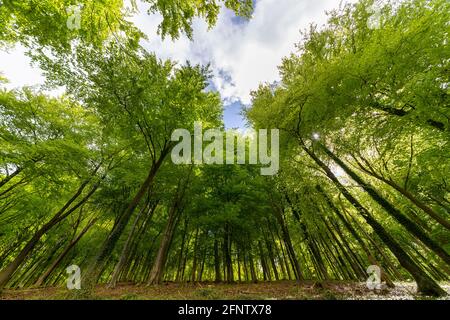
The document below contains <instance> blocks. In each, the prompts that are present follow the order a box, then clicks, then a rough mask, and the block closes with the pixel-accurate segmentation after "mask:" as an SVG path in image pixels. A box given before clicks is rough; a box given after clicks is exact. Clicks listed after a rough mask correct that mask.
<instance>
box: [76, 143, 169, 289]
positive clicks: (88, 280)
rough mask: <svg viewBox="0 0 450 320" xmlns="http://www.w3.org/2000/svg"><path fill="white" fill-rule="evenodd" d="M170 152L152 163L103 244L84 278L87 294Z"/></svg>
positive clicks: (164, 151)
mask: <svg viewBox="0 0 450 320" xmlns="http://www.w3.org/2000/svg"><path fill="white" fill-rule="evenodd" d="M169 151H170V148H166V149H165V150H163V151H162V153H161V155H160V157H159V159H158V160H157V161H156V162H153V163H152V165H151V168H150V171H149V173H148V175H147V178H146V179H145V181H144V183H143V184H142V185H141V187H140V188H139V191H138V192H137V193H136V195H135V196H134V198H133V200H132V201H131V202H130V204H129V205H128V207H127V208H126V209H125V211H124V212H123V213H122V214H121V215H120V217H119V218H118V221H117V223H116V225H115V226H114V227H113V229H112V230H111V232H110V233H109V235H108V237H107V238H106V240H105V241H104V242H103V244H102V247H101V249H100V250H99V252H98V253H97V255H96V256H95V257H94V259H93V261H92V262H91V264H90V266H89V268H88V271H87V272H86V275H85V276H84V277H83V280H82V281H83V290H84V291H85V292H88V293H89V292H90V291H91V290H92V289H93V287H94V286H95V285H96V284H97V282H98V279H99V278H100V276H101V273H102V270H103V269H104V266H105V264H106V261H107V260H108V259H109V257H110V256H111V253H112V251H113V250H114V248H115V246H116V243H117V241H118V240H119V238H120V236H121V235H122V233H123V231H124V229H125V227H126V226H127V224H128V222H129V220H130V218H131V216H132V215H133V212H134V210H135V209H136V207H137V206H138V205H139V203H140V202H141V200H142V198H143V197H144V195H145V194H146V192H147V191H148V189H149V188H150V186H151V185H152V183H153V180H154V178H155V176H156V174H157V172H158V170H159V168H160V167H161V165H162V163H163V162H164V159H165V158H166V156H167V154H168V153H169Z"/></svg>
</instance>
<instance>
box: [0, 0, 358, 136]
mask: <svg viewBox="0 0 450 320" xmlns="http://www.w3.org/2000/svg"><path fill="white" fill-rule="evenodd" d="M350 1H352V2H354V1H353V0H350ZM138 3H139V13H138V14H136V15H135V16H133V17H132V18H130V20H131V21H133V22H134V23H135V25H136V26H137V27H139V28H140V29H141V30H142V31H143V32H144V33H146V34H147V37H148V40H146V41H145V42H143V45H144V47H146V48H147V49H148V50H149V51H152V52H155V53H156V55H157V56H158V57H160V58H161V59H172V60H175V61H177V62H178V63H180V64H183V63H185V62H186V61H190V62H191V63H192V64H197V63H200V64H208V63H209V64H210V65H211V71H212V75H213V78H212V79H211V86H210V87H211V88H212V89H213V90H217V91H219V93H220V94H221V97H222V100H223V103H224V107H225V111H224V121H225V126H226V128H239V129H243V128H245V126H246V123H245V120H244V119H243V117H242V116H241V115H240V112H241V110H242V107H243V106H246V105H249V104H250V102H251V99H250V92H251V91H252V90H255V89H257V88H258V85H259V84H260V83H273V82H276V81H279V80H280V79H279V73H278V68H277V66H279V65H280V64H281V61H282V58H283V57H285V56H288V55H289V54H290V53H292V52H295V44H296V43H298V42H299V41H300V40H301V36H300V30H304V29H305V28H307V27H308V26H309V25H310V24H311V23H315V24H317V25H319V26H320V25H322V24H324V23H325V22H326V20H327V16H326V13H325V11H329V10H331V9H335V8H338V7H339V5H340V0H256V1H255V8H254V13H253V18H252V19H250V20H248V21H247V20H244V19H237V18H236V17H235V15H234V13H233V12H232V11H230V10H227V9H225V10H222V11H221V13H220V16H219V19H218V22H217V25H216V26H215V27H214V28H213V29H210V30H208V27H207V25H206V23H205V22H204V21H203V20H201V19H196V20H195V21H194V24H193V30H194V38H193V40H192V41H191V40H189V39H187V38H186V37H185V36H182V37H180V39H178V40H176V41H173V40H171V39H169V38H168V39H165V40H164V41H163V40H161V38H160V37H159V36H158V35H157V33H156V32H157V26H158V24H159V23H160V22H161V17H160V16H159V15H157V14H152V15H149V14H147V8H148V4H143V3H140V2H138ZM24 52H25V50H24V49H23V48H21V47H20V46H19V47H16V48H14V49H13V50H10V51H9V52H4V51H1V50H0V72H2V73H3V75H4V76H6V77H7V78H8V79H9V80H10V83H9V84H8V87H9V88H16V87H21V86H24V85H39V84H42V83H43V82H44V80H45V79H44V78H43V77H42V74H41V72H40V70H39V69H37V68H35V67H32V66H30V60H29V59H28V58H27V57H26V56H25V54H24Z"/></svg>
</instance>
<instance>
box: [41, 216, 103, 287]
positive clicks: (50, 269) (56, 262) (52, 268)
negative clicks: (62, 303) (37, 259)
mask: <svg viewBox="0 0 450 320" xmlns="http://www.w3.org/2000/svg"><path fill="white" fill-rule="evenodd" d="M95 221H96V220H95V219H93V220H92V221H91V222H90V223H88V224H87V225H86V227H84V229H83V230H82V231H81V232H80V234H79V235H78V236H77V237H76V238H75V239H73V240H72V241H70V243H69V245H68V246H67V247H66V248H65V249H64V250H63V252H61V253H60V255H59V256H58V258H56V259H55V260H54V261H53V263H52V264H51V265H50V266H49V267H48V268H47V270H46V271H45V272H44V273H43V274H42V275H41V276H40V277H39V279H38V280H37V281H36V283H35V284H34V286H35V287H40V286H42V284H43V283H44V282H45V280H47V278H48V277H49V276H50V275H51V274H52V273H53V271H55V269H56V268H57V267H58V265H59V264H60V263H61V261H62V260H63V259H64V258H65V257H66V256H67V254H68V253H69V251H70V250H71V249H72V248H73V247H74V246H75V245H76V244H77V243H78V242H79V241H80V240H81V238H82V237H83V236H84V235H85V234H86V233H87V232H88V231H89V229H90V228H91V227H92V226H93V225H94V224H95Z"/></svg>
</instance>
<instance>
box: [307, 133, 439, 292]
mask: <svg viewBox="0 0 450 320" xmlns="http://www.w3.org/2000/svg"><path fill="white" fill-rule="evenodd" d="M300 145H301V147H302V148H303V150H304V151H305V152H306V153H307V154H308V155H309V156H310V157H311V158H312V159H313V160H314V162H316V164H317V165H318V166H319V167H320V168H321V169H322V170H323V171H324V172H325V174H326V175H327V177H328V178H329V179H330V180H331V181H332V182H333V183H334V185H335V186H336V187H337V188H338V190H339V191H340V192H341V193H342V194H343V195H344V197H345V198H346V199H347V200H348V201H349V202H350V203H351V204H352V205H353V206H354V207H355V209H357V211H358V212H359V213H360V214H361V216H362V217H363V218H364V220H365V221H366V222H367V223H368V224H369V225H370V226H371V227H372V229H373V230H374V232H375V233H376V234H377V235H378V237H380V239H381V240H382V241H383V242H384V244H386V246H387V247H388V248H389V250H391V252H392V253H393V254H394V256H395V257H396V258H397V259H398V261H399V262H400V264H401V265H402V267H404V268H405V269H406V270H408V271H409V273H410V274H411V275H412V276H413V278H414V279H415V280H416V282H417V287H418V291H419V292H421V293H424V294H430V295H434V296H442V295H445V294H446V292H445V291H444V290H443V289H442V288H441V287H440V286H439V285H438V284H437V283H436V282H435V281H434V280H433V279H432V278H431V277H430V276H428V274H426V273H425V272H424V271H423V270H422V269H421V268H420V267H419V266H418V265H417V264H416V263H415V262H414V261H413V260H412V259H411V257H410V256H409V255H408V254H407V253H406V252H405V251H404V250H403V248H402V247H401V246H400V245H399V244H398V243H397V242H396V241H395V240H394V239H393V238H392V237H391V236H390V234H389V233H388V232H387V231H386V230H385V229H384V227H383V226H382V225H381V224H380V223H378V221H376V220H375V219H374V218H373V217H372V215H371V214H370V213H369V212H368V211H367V209H365V208H364V207H363V206H362V205H361V204H360V203H359V201H358V200H356V198H354V197H353V196H352V195H351V193H350V192H349V191H348V190H347V188H345V187H344V186H343V185H342V184H341V183H340V181H339V179H338V178H337V177H336V176H335V175H334V173H333V172H332V171H331V170H330V168H328V166H327V165H325V163H323V162H322V161H321V160H320V159H319V158H318V157H317V156H316V154H315V153H314V152H312V151H311V150H309V149H308V148H307V147H306V145H305V144H304V143H303V140H301V139H300Z"/></svg>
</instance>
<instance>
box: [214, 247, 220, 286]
mask: <svg viewBox="0 0 450 320" xmlns="http://www.w3.org/2000/svg"><path fill="white" fill-rule="evenodd" d="M214 271H215V281H216V282H222V272H221V271H220V256H219V241H218V240H217V239H215V240H214Z"/></svg>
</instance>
